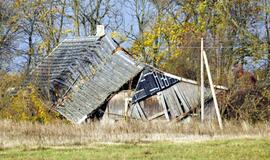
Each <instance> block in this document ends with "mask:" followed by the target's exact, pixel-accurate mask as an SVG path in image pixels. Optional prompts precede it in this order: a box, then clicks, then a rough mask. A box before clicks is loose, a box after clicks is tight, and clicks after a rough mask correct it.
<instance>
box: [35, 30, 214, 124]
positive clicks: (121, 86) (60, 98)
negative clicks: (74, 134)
mask: <svg viewBox="0 0 270 160" xmlns="http://www.w3.org/2000/svg"><path fill="white" fill-rule="evenodd" d="M31 75H32V76H31V81H32V83H34V84H36V86H38V88H39V89H40V92H41V93H42V94H43V95H44V96H45V97H46V98H47V99H48V100H50V101H51V102H52V103H53V109H55V110H56V111H57V112H59V113H60V114H61V115H63V116H64V117H65V118H66V119H68V120H70V121H72V122H74V123H77V124H80V123H82V122H85V121H86V120H87V119H89V118H93V117H98V118H101V117H104V118H109V119H114V120H118V119H122V118H127V117H129V118H134V119H141V120H154V119H164V120H172V119H175V118H178V119H181V118H184V117H186V116H188V115H190V114H191V113H192V112H193V111H194V109H196V107H198V105H199V100H200V87H199V85H198V84H197V83H196V82H195V81H192V80H188V79H184V78H181V77H178V76H175V75H172V74H169V73H166V72H163V71H160V70H158V69H156V68H154V67H152V66H149V65H146V64H143V63H140V62H137V61H136V60H134V59H133V58H132V57H131V56H130V55H129V53H128V52H126V51H125V50H124V49H121V48H120V46H119V45H118V44H117V43H116V42H115V41H114V40H113V39H111V38H110V37H109V36H107V35H104V36H101V37H98V36H89V37H75V38H69V39H65V40H64V41H63V42H61V43H60V44H59V45H58V46H57V47H56V48H55V49H54V50H53V51H52V53H51V54H49V55H48V56H47V57H46V58H44V60H43V61H42V62H41V63H40V64H39V65H38V66H37V67H36V68H35V69H34V70H33V71H32V73H31ZM205 102H206V113H209V114H208V115H210V116H212V115H213V114H212V113H213V112H212V111H213V107H212V106H213V104H212V99H211V96H210V91H209V89H205Z"/></svg>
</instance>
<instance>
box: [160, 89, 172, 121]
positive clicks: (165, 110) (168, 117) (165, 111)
mask: <svg viewBox="0 0 270 160" xmlns="http://www.w3.org/2000/svg"><path fill="white" fill-rule="evenodd" d="M157 99H158V103H159V105H160V106H162V107H163V110H164V111H163V112H164V114H165V118H166V119H167V121H170V116H169V112H168V109H167V106H166V104H165V100H164V97H163V94H162V92H158V93H157Z"/></svg>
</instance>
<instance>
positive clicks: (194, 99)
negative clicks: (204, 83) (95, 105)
mask: <svg viewBox="0 0 270 160" xmlns="http://www.w3.org/2000/svg"><path fill="white" fill-rule="evenodd" d="M205 92H206V93H205V95H206V99H207V98H208V96H209V92H208V90H205ZM128 98H130V94H128V91H121V92H119V93H118V94H116V95H115V96H114V97H113V98H112V99H111V100H110V101H109V103H108V106H107V109H106V112H105V113H107V117H106V118H110V119H123V117H125V99H128ZM199 104H200V86H198V85H195V84H191V83H187V82H178V83H176V84H174V85H173V86H171V87H169V88H167V89H165V90H162V91H160V92H158V93H157V94H155V95H152V96H151V97H148V98H146V99H144V100H141V101H139V102H136V103H133V104H131V105H130V106H129V108H128V112H127V115H128V116H129V117H130V118H134V119H140V120H144V121H151V120H155V119H158V120H168V121H169V120H172V119H175V118H180V119H182V118H184V117H186V116H187V115H189V113H190V111H192V110H193V109H194V108H196V107H197V106H198V105H199ZM209 107H213V105H212V103H211V101H210V102H209V103H207V104H206V112H205V113H206V114H209V116H208V115H207V116H206V117H211V116H213V108H209Z"/></svg>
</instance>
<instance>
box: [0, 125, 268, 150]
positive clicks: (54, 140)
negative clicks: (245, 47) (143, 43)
mask: <svg viewBox="0 0 270 160" xmlns="http://www.w3.org/2000/svg"><path fill="white" fill-rule="evenodd" d="M224 126H225V127H224V129H223V130H220V129H219V127H218V125H217V124H216V123H210V122H209V123H205V124H201V123H199V122H197V121H193V122H191V123H168V122H161V121H160V122H141V121H129V122H125V121H121V122H117V123H114V124H112V123H101V122H94V123H88V124H82V125H73V124H66V123H63V122H55V123H53V124H48V125H42V124H39V123H33V122H32V123H31V122H13V121H7V120H2V121H0V147H1V148H9V147H15V146H25V147H36V146H59V145H87V144H90V143H93V142H106V143H107V142H132V143H136V142H142V141H143V142H147V141H160V140H162V141H187V142H188V141H201V140H208V139H219V138H234V137H236V138H239V137H242V136H245V137H254V136H256V137H264V138H265V137H267V138H268V137H270V127H269V126H270V124H269V123H260V124H256V125H251V124H248V123H245V122H241V123H236V122H225V124H224Z"/></svg>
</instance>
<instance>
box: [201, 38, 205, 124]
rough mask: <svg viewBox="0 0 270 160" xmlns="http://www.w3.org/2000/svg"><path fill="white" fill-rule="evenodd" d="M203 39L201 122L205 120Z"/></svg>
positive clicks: (202, 50)
mask: <svg viewBox="0 0 270 160" xmlns="http://www.w3.org/2000/svg"><path fill="white" fill-rule="evenodd" d="M203 52H204V49H203V38H201V121H202V122H203V120H204V68H203Z"/></svg>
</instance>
